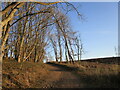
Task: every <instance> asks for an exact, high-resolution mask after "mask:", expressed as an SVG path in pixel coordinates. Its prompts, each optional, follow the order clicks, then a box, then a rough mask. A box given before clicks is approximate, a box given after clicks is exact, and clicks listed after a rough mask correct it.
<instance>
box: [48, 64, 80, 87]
mask: <svg viewBox="0 0 120 90" xmlns="http://www.w3.org/2000/svg"><path fill="white" fill-rule="evenodd" d="M47 67H48V70H49V71H50V73H49V78H48V79H49V80H48V81H47V82H49V83H46V84H47V85H46V87H48V88H82V83H81V82H80V78H79V77H78V76H77V75H75V74H74V73H73V71H71V70H68V68H66V67H63V66H61V65H57V64H47Z"/></svg>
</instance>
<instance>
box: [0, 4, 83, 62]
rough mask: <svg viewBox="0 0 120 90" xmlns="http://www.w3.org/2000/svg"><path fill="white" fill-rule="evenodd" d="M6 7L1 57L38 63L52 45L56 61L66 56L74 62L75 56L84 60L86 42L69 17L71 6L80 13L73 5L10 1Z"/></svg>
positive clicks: (3, 20) (4, 7)
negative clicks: (84, 43) (73, 28)
mask: <svg viewBox="0 0 120 90" xmlns="http://www.w3.org/2000/svg"><path fill="white" fill-rule="evenodd" d="M63 5H64V7H63ZM69 7H70V8H69ZM2 8H3V10H2V11H1V12H0V13H2V24H1V26H2V29H1V31H2V37H1V47H0V49H1V51H2V52H1V53H0V55H1V57H2V56H3V55H4V57H11V58H15V59H16V60H17V61H18V62H24V61H33V62H38V61H42V60H44V59H45V58H46V53H47V51H48V47H49V46H50V45H52V47H50V48H53V50H54V53H55V59H56V61H59V60H60V61H62V60H63V55H65V57H66V60H67V61H71V62H74V59H75V56H77V57H78V60H80V57H81V55H82V52H83V45H82V42H81V39H80V36H79V35H77V34H76V32H74V31H73V30H72V29H71V28H70V27H69V23H68V19H67V16H66V13H68V12H69V11H71V9H74V10H76V12H77V14H78V15H80V14H79V12H78V11H77V9H76V8H75V7H74V6H73V5H72V4H70V3H67V2H66V3H58V2H54V3H39V2H35V3H31V2H29V3H28V2H26V3H25V2H7V3H2ZM63 12H64V14H63ZM1 59H2V58H1Z"/></svg>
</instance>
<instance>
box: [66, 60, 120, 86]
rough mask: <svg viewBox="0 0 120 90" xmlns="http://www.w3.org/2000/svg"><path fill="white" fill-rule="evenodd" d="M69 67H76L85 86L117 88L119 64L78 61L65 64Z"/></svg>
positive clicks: (119, 71)
mask: <svg viewBox="0 0 120 90" xmlns="http://www.w3.org/2000/svg"><path fill="white" fill-rule="evenodd" d="M66 65H67V66H69V67H74V68H75V67H76V68H78V70H77V71H75V74H76V73H77V74H76V75H78V76H79V77H80V79H81V81H82V82H83V83H84V87H87V88H111V87H112V88H119V87H120V77H119V76H120V65H117V64H103V63H98V62H80V63H78V62H77V63H75V64H66Z"/></svg>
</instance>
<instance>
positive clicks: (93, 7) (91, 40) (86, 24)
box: [69, 2, 118, 59]
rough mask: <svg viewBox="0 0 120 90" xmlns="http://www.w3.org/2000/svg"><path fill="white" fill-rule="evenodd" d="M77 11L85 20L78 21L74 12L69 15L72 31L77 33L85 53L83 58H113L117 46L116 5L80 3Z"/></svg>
mask: <svg viewBox="0 0 120 90" xmlns="http://www.w3.org/2000/svg"><path fill="white" fill-rule="evenodd" d="M73 4H74V5H78V4H80V5H81V6H80V7H79V8H78V10H79V11H80V12H81V13H82V14H83V15H84V17H85V20H83V21H81V20H79V19H78V17H77V15H76V14H75V12H71V13H69V19H70V22H71V25H72V28H73V30H76V31H79V32H80V34H81V37H82V41H83V44H84V49H85V51H86V53H85V54H84V55H83V59H84V58H96V57H109V56H115V49H114V48H115V47H117V46H118V3H117V2H84V3H83V2H81V3H73Z"/></svg>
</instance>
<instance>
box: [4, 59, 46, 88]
mask: <svg viewBox="0 0 120 90" xmlns="http://www.w3.org/2000/svg"><path fill="white" fill-rule="evenodd" d="M2 65H3V71H2V73H3V77H2V78H3V83H2V86H3V88H31V87H32V85H33V83H35V81H36V79H37V78H38V77H39V78H42V77H44V76H45V75H47V70H46V66H45V65H44V64H43V63H41V62H40V63H33V62H24V63H18V62H16V61H15V60H4V61H3V64H2Z"/></svg>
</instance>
